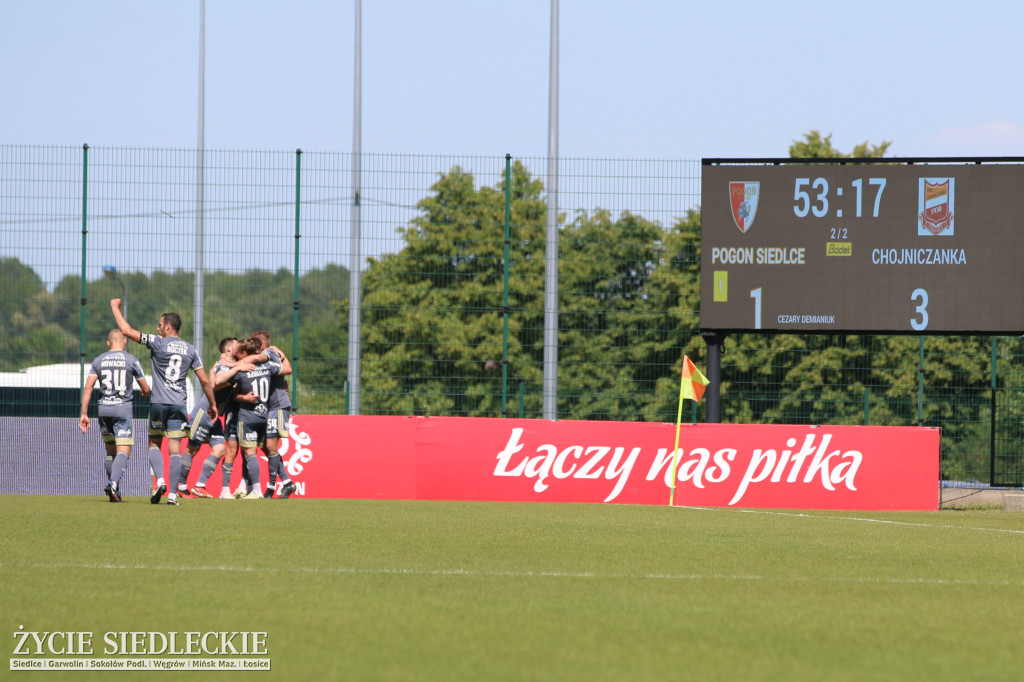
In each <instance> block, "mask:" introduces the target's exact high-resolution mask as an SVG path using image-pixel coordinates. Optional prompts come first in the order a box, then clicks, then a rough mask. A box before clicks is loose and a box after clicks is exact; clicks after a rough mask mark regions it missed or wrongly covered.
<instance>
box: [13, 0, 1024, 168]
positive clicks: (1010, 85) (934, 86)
mask: <svg viewBox="0 0 1024 682" xmlns="http://www.w3.org/2000/svg"><path fill="white" fill-rule="evenodd" d="M353 7H354V5H353V3H352V2H351V1H350V0H336V1H334V2H328V1H326V0H289V2H280V1H277V2H270V1H267V0H244V1H243V0H208V2H207V6H206V146H207V147H208V148H210V149H257V150H293V149H295V148H299V147H301V148H303V149H304V150H317V151H340V152H346V151H351V149H352V110H353V102H352V82H353V52H354V49H353V48H354V36H353V33H354V31H353V15H354V9H353ZM549 17H550V5H549V3H548V1H547V0H521V1H520V2H515V3H496V2H483V1H480V2H473V1H470V0H437V1H436V2H412V1H399V0H380V1H372V0H364V3H363V150H364V151H366V152H387V153H412V154H432V153H439V154H486V155H502V154H504V153H506V152H508V153H512V154H513V155H516V156H543V155H545V154H546V150H547V117H548V113H547V112H548V40H549ZM1022 19H1024V6H1021V5H1018V4H1015V3H1007V2H990V1H987V0H981V1H977V2H973V3H970V4H969V5H964V4H963V3H953V2H943V1H931V2H894V1H892V0H889V1H888V2H878V1H875V0H860V1H858V2H856V3H845V2H842V3H840V2H821V0H815V1H813V2H798V1H794V0H780V1H778V2H742V1H738V2H706V1H701V2H693V1H688V0H679V1H667V0H666V1H662V0H634V1H632V2H621V1H620V2H612V1H610V0H594V1H584V0H562V2H561V12H560V22H561V31H560V40H561V64H560V66H561V68H560V81H561V87H560V155H561V156H564V157H583V158H653V159H696V158H700V157H702V156H720V157H736V156H785V155H786V153H787V149H788V146H789V144H790V143H791V141H792V140H794V139H796V138H798V137H800V136H801V135H802V134H803V133H804V132H806V131H809V130H811V129H813V128H817V129H820V130H821V131H822V132H823V133H832V134H833V143H834V144H835V145H836V146H837V147H838V148H839V149H841V150H844V151H848V150H849V149H850V148H852V147H853V145H855V144H857V143H859V142H862V141H865V140H868V141H871V142H873V143H876V142H880V141H882V140H891V141H892V142H893V145H892V147H891V149H890V155H893V156H947V155H951V156H973V155H979V156H990V155H1022V156H1024V91H1022V88H1021V87H1020V78H1019V75H1018V70H1019V68H1020V48H1019V44H1020V37H1019V34H1020V27H1021V24H1022V21H1021V20H1022ZM198 28H199V1H198V0H176V1H174V2H152V1H149V2H147V1H143V0H90V1H89V2H82V1H81V0H33V1H32V2H28V1H16V2H7V3H4V4H3V7H2V9H0V58H2V60H3V63H4V64H5V65H7V66H6V67H5V68H4V70H3V74H2V75H0V79H2V82H3V93H4V98H3V99H4V102H5V105H4V106H3V107H0V144H41V145H81V144H83V143H88V144H89V145H91V146H118V147H168V148H193V147H195V146H196V141H197V92H198V88H197V77H198Z"/></svg>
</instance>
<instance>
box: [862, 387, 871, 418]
mask: <svg viewBox="0 0 1024 682" xmlns="http://www.w3.org/2000/svg"><path fill="white" fill-rule="evenodd" d="M864 426H871V389H870V388H868V387H867V386H865V387H864Z"/></svg>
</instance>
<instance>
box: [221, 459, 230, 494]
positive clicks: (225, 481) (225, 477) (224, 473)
mask: <svg viewBox="0 0 1024 682" xmlns="http://www.w3.org/2000/svg"><path fill="white" fill-rule="evenodd" d="M231 467H232V465H231V464H229V463H228V462H224V464H222V465H221V467H220V475H221V477H222V478H221V481H222V483H221V487H223V488H224V490H231Z"/></svg>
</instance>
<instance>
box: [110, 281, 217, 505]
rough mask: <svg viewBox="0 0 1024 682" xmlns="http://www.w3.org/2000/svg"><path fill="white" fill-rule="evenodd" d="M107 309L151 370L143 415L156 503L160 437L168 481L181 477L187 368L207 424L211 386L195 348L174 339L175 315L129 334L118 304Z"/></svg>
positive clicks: (162, 486)
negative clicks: (151, 329) (150, 329)
mask: <svg viewBox="0 0 1024 682" xmlns="http://www.w3.org/2000/svg"><path fill="white" fill-rule="evenodd" d="M110 309H111V311H112V312H113V313H114V319H115V320H116V321H117V328H118V329H120V330H121V333H122V334H124V335H125V336H126V337H128V338H129V339H131V340H132V341H135V342H136V343H140V344H142V345H143V346H146V347H147V348H149V351H150V354H151V359H152V365H153V367H152V371H153V397H152V399H151V403H150V411H149V466H150V468H151V469H152V470H153V475H154V476H155V477H156V479H157V480H156V484H157V488H156V492H155V493H154V494H153V496H152V497H151V498H149V501H150V502H152V503H153V504H158V503H159V502H160V498H161V497H162V496H163V494H164V493H165V492H167V484H166V482H165V481H164V477H163V473H164V463H163V455H162V454H161V452H160V449H161V446H162V445H163V440H164V436H167V438H168V441H167V450H168V452H169V453H170V457H171V462H170V471H169V472H168V473H169V478H170V480H171V482H172V484H175V483H177V481H178V478H179V477H180V475H181V439H182V438H183V437H185V436H186V435H187V434H188V424H189V421H188V409H187V407H186V402H185V397H186V391H185V381H186V378H187V374H188V371H189V370H190V369H191V370H192V371H193V372H194V373H195V375H196V378H197V379H199V383H200V385H202V387H203V393H204V394H205V395H206V399H207V400H208V401H209V404H210V407H209V409H208V410H207V414H208V415H209V417H210V421H213V420H214V419H216V418H217V403H216V402H215V400H214V397H213V385H212V384H211V383H210V379H209V377H207V376H206V370H204V369H203V360H202V358H200V357H199V354H198V353H197V352H196V349H195V346H193V345H192V344H191V343H189V342H188V341H185V340H184V339H182V338H181V337H180V336H178V330H179V329H181V317H180V316H178V314H177V313H164V314H163V315H161V316H160V321H159V322H158V323H157V326H156V330H157V334H143V333H142V332H140V331H138V330H137V329H133V328H132V326H131V325H130V324H128V321H127V320H125V319H124V315H122V314H121V299H119V298H115V299H113V300H111V301H110ZM167 504H174V505H176V504H178V495H177V489H175V490H173V491H172V492H171V494H170V495H168V496H167Z"/></svg>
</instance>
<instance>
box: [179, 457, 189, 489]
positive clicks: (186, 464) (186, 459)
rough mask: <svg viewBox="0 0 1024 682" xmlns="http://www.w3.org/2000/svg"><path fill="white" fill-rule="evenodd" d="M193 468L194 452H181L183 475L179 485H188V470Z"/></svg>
mask: <svg viewBox="0 0 1024 682" xmlns="http://www.w3.org/2000/svg"><path fill="white" fill-rule="evenodd" d="M191 470H192V453H191V452H188V451H185V452H183V453H181V477H180V478H179V479H178V487H179V488H181V487H186V488H187V487H188V472H190V471H191Z"/></svg>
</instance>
